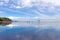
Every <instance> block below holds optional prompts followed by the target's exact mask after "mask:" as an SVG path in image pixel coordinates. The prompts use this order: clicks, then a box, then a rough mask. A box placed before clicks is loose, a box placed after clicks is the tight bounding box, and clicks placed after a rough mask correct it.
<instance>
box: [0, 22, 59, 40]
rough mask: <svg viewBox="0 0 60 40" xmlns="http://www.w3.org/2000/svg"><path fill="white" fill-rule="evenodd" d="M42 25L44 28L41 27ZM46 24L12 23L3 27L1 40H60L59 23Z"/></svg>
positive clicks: (0, 30) (0, 32)
mask: <svg viewBox="0 0 60 40" xmlns="http://www.w3.org/2000/svg"><path fill="white" fill-rule="evenodd" d="M42 24H43V26H40V25H42ZM46 24H47V23H45V25H44V23H40V24H37V23H35V24H29V23H28V24H27V23H20V22H12V24H9V25H6V26H2V25H1V26H0V40H60V29H59V27H58V25H57V23H52V25H51V23H48V24H47V25H46ZM53 24H55V26H53Z"/></svg>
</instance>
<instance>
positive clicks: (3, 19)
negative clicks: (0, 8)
mask: <svg viewBox="0 0 60 40" xmlns="http://www.w3.org/2000/svg"><path fill="white" fill-rule="evenodd" d="M11 22H12V20H11V19H9V18H6V17H0V25H8V24H11Z"/></svg>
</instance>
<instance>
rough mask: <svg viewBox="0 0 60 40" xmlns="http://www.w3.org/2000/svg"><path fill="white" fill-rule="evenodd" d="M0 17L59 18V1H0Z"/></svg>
mask: <svg viewBox="0 0 60 40" xmlns="http://www.w3.org/2000/svg"><path fill="white" fill-rule="evenodd" d="M0 17H41V18H58V19H59V17H60V0H0Z"/></svg>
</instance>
